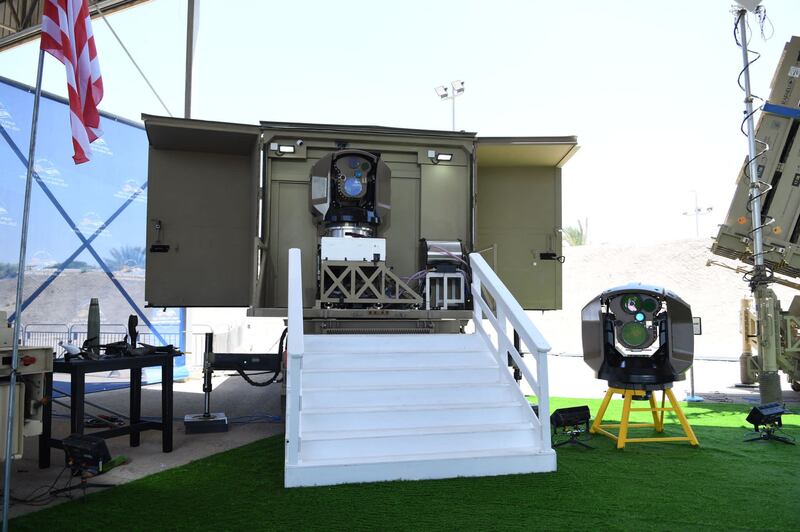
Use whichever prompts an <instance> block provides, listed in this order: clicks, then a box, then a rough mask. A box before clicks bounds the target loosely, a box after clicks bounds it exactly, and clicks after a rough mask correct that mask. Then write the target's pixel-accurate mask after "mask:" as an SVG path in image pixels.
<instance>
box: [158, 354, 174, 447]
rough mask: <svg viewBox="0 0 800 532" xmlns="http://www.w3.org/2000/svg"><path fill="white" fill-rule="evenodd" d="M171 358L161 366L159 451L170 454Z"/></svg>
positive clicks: (167, 358)
mask: <svg viewBox="0 0 800 532" xmlns="http://www.w3.org/2000/svg"><path fill="white" fill-rule="evenodd" d="M172 365H173V358H172V357H171V356H167V357H166V361H165V362H164V364H162V365H161V450H162V451H164V452H165V453H169V452H172V379H173V375H172V373H173V368H172Z"/></svg>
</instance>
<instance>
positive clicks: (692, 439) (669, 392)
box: [664, 388, 700, 447]
mask: <svg viewBox="0 0 800 532" xmlns="http://www.w3.org/2000/svg"><path fill="white" fill-rule="evenodd" d="M664 393H665V394H667V397H669V402H670V404H671V405H672V408H673V412H675V415H676V416H678V420H679V421H680V422H681V427H683V431H684V432H685V433H686V436H688V438H689V443H691V444H692V445H694V446H695V447H696V446H698V445H700V442H699V441H697V436H695V435H694V431H693V430H692V427H691V425H689V421H687V419H686V416H685V415H683V410H681V406H680V405H679V404H678V401H677V400H676V399H675V394H673V393H672V390H671V389H669V388H667V389H666V390H664Z"/></svg>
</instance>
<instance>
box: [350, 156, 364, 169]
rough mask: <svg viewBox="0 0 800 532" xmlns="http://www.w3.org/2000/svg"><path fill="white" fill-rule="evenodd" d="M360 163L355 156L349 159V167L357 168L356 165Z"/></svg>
mask: <svg viewBox="0 0 800 532" xmlns="http://www.w3.org/2000/svg"><path fill="white" fill-rule="evenodd" d="M360 164H361V161H359V160H358V159H356V158H353V159H350V168H353V169H355V168H358V166H359V165H360Z"/></svg>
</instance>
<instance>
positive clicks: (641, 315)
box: [636, 312, 644, 321]
mask: <svg viewBox="0 0 800 532" xmlns="http://www.w3.org/2000/svg"><path fill="white" fill-rule="evenodd" d="M636 321H644V313H642V312H637V313H636Z"/></svg>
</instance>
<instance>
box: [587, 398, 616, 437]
mask: <svg viewBox="0 0 800 532" xmlns="http://www.w3.org/2000/svg"><path fill="white" fill-rule="evenodd" d="M613 396H614V390H613V389H612V388H609V389H608V391H607V392H606V396H605V397H603V402H602V403H601V404H600V410H598V411H597V414H595V416H594V421H593V422H592V428H591V429H589V432H591V433H592V434H594V433H595V432H597V429H598V428H599V427H600V424H601V423H602V422H603V416H604V415H605V414H606V409H607V408H608V403H610V402H611V398H612V397H613Z"/></svg>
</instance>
